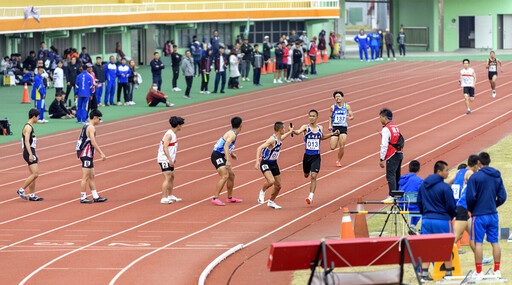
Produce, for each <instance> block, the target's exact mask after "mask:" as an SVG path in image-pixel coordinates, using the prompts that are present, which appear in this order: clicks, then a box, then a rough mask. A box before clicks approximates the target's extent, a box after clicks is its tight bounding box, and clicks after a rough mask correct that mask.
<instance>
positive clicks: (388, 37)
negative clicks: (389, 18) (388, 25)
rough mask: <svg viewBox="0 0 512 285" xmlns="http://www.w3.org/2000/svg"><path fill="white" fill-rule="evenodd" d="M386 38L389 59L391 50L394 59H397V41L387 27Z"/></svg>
mask: <svg viewBox="0 0 512 285" xmlns="http://www.w3.org/2000/svg"><path fill="white" fill-rule="evenodd" d="M384 40H385V41H386V50H387V51H388V61H389V51H391V52H392V53H393V59H394V60H396V57H395V49H394V47H393V45H394V44H395V42H394V40H393V34H392V33H391V32H390V31H389V29H386V34H385V35H384Z"/></svg>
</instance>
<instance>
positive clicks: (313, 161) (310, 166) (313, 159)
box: [302, 154, 322, 173]
mask: <svg viewBox="0 0 512 285" xmlns="http://www.w3.org/2000/svg"><path fill="white" fill-rule="evenodd" d="M321 162H322V159H321V158H320V154H315V155H309V154H304V158H303V159H302V170H304V173H310V172H316V173H318V172H320V163H321Z"/></svg>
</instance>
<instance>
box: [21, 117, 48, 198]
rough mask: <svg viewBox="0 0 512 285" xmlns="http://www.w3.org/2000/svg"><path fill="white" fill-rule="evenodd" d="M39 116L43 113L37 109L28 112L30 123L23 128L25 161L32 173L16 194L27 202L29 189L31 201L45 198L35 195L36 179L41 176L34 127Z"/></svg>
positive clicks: (22, 137) (22, 138) (22, 141)
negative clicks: (26, 192)
mask: <svg viewBox="0 0 512 285" xmlns="http://www.w3.org/2000/svg"><path fill="white" fill-rule="evenodd" d="M39 114H41V112H40V111H39V110H37V109H30V111H28V122H27V123H26V124H25V126H24V127H23V131H22V135H21V144H22V147H23V159H24V160H25V161H26V162H27V164H28V170H29V171H30V176H29V177H27V179H26V180H25V183H23V186H21V188H20V189H19V190H18V192H16V193H17V194H18V195H19V196H20V197H21V199H24V200H27V196H26V195H25V189H26V188H27V187H29V189H30V195H29V197H28V200H29V201H42V200H43V198H41V197H37V196H36V194H35V193H34V192H35V190H36V179H37V177H38V176H39V169H38V167H37V163H38V159H37V156H36V141H37V139H36V135H35V134H34V127H33V125H34V124H35V123H37V120H38V119H39Z"/></svg>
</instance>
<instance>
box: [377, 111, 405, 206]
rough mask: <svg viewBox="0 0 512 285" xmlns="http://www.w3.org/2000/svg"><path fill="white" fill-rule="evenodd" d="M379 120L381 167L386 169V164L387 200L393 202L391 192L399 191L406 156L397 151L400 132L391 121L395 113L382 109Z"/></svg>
mask: <svg viewBox="0 0 512 285" xmlns="http://www.w3.org/2000/svg"><path fill="white" fill-rule="evenodd" d="M379 118H380V123H381V124H382V133H381V134H382V141H381V144H380V163H379V165H380V167H381V168H384V164H385V166H386V180H387V181H388V187H389V197H388V198H387V199H386V200H391V191H393V190H398V181H399V180H400V168H401V165H402V159H403V157H404V156H403V153H402V150H401V149H400V150H399V149H397V146H396V144H397V143H398V140H399V139H400V130H398V127H397V126H396V125H395V123H393V122H392V121H391V120H393V113H392V112H391V110H389V109H382V110H381V111H380V113H379Z"/></svg>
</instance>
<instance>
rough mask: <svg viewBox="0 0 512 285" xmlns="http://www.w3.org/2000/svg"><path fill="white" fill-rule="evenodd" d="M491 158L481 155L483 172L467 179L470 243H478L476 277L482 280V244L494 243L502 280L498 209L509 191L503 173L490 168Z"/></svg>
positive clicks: (480, 161) (479, 157) (476, 249)
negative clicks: (506, 188)
mask: <svg viewBox="0 0 512 285" xmlns="http://www.w3.org/2000/svg"><path fill="white" fill-rule="evenodd" d="M490 164H491V157H490V156H489V154H488V153H486V152H481V153H480V154H479V155H478V166H479V167H480V170H478V172H476V173H473V175H471V177H470V178H469V179H468V183H467V188H466V203H467V206H468V210H469V212H471V216H472V217H471V240H472V241H473V242H475V267H476V272H475V275H473V277H474V278H475V279H476V280H482V279H483V275H484V274H483V273H482V255H483V253H482V252H483V251H482V243H483V242H484V236H485V235H487V241H488V242H489V243H491V246H492V255H493V257H494V276H496V277H500V278H501V271H500V262H501V249H500V244H499V243H498V242H499V240H498V234H499V227H500V225H499V220H498V211H497V209H496V208H498V207H499V206H501V205H503V203H505V201H506V200H507V191H506V190H505V186H504V185H503V179H502V178H501V173H500V172H499V171H498V170H496V169H494V168H492V167H490V166H489V165H490Z"/></svg>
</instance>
